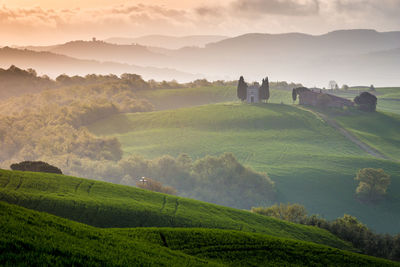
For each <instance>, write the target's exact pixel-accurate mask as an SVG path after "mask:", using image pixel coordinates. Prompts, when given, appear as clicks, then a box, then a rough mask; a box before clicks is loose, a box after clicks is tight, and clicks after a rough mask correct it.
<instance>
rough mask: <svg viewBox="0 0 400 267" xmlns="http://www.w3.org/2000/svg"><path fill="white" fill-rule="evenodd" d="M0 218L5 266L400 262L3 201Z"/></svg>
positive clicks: (242, 234) (272, 239) (0, 244)
mask: <svg viewBox="0 0 400 267" xmlns="http://www.w3.org/2000/svg"><path fill="white" fill-rule="evenodd" d="M0 216H1V218H2V220H1V221H0V230H1V231H0V249H1V251H2V253H1V254H0V264H1V265H4V266H18V265H19V266H24V265H25V266H26V265H52V266H65V265H74V266H99V265H107V266H127V265H129V266H133V265H136V266H138V265H140V266H155V265H156V266H277V265H280V266H282V265H285V266H286V265H290V266H310V265H313V266H340V265H348V264H351V265H352V266H399V264H397V263H395V262H391V261H387V260H383V259H378V258H373V257H369V256H364V255H360V254H355V253H351V252H348V251H343V250H339V249H334V248H331V247H327V246H322V245H317V244H314V243H310V242H302V241H295V240H290V239H284V238H276V237H271V236H267V235H261V234H254V233H245V232H239V231H228V230H216V229H214V230H211V229H181V228H175V229H171V228H136V229H101V228H95V227H91V226H87V225H84V224H81V223H77V222H73V221H70V220H66V219H62V218H59V217H56V216H53V215H49V214H47V213H43V212H36V211H32V210H28V209H25V208H22V207H19V206H15V205H9V204H6V203H4V202H1V201H0ZM43 229H46V230H43Z"/></svg>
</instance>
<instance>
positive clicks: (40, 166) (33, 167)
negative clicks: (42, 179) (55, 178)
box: [10, 161, 62, 174]
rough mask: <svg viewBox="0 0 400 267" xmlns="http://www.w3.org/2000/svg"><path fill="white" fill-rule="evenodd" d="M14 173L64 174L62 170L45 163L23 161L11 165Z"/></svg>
mask: <svg viewBox="0 0 400 267" xmlns="http://www.w3.org/2000/svg"><path fill="white" fill-rule="evenodd" d="M10 168H11V169H12V170H13V171H30V172H49V173H57V174H62V172H61V170H60V169H59V168H57V167H55V166H52V165H50V164H48V163H46V162H43V161H23V162H20V163H14V164H11V166H10Z"/></svg>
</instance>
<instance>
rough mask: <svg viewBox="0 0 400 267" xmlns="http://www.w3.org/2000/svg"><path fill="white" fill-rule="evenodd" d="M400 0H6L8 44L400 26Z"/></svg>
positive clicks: (3, 28)
mask: <svg viewBox="0 0 400 267" xmlns="http://www.w3.org/2000/svg"><path fill="white" fill-rule="evenodd" d="M399 14H400V0H219V1H210V0H184V1H178V0H170V1H166V0H146V1H144V0H131V1H122V0H112V1H110V0H79V1H78V0H68V1H67V0H37V1H33V0H0V45H2V46H4V45H29V44H31V45H47V44H57V43H62V42H66V41H71V40H88V39H91V38H92V37H96V38H98V39H106V38H109V37H137V36H143V35H149V34H165V35H174V36H184V35H202V34H208V35H210V34H212V35H226V36H237V35H241V34H245V33H249V32H261V33H285V32H302V33H309V34H323V33H326V32H329V31H333V30H338V29H355V28H362V29H376V30H378V31H397V30H400V18H399Z"/></svg>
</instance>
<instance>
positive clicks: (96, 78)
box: [0, 65, 236, 100]
mask: <svg viewBox="0 0 400 267" xmlns="http://www.w3.org/2000/svg"><path fill="white" fill-rule="evenodd" d="M95 84H97V85H102V84H114V85H118V86H129V87H131V88H134V89H135V90H149V89H179V88H197V87H208V86H236V81H227V82H226V81H222V80H220V81H213V82H209V81H207V80H206V79H199V80H195V81H192V82H189V83H178V82H177V81H175V80H172V81H161V82H158V81H155V80H149V81H145V80H143V79H142V77H141V76H140V75H137V74H129V73H125V74H122V75H121V76H117V75H114V74H109V75H97V74H88V75H86V76H78V75H75V76H68V75H66V74H62V75H59V76H58V77H57V78H56V79H51V78H49V77H48V76H47V75H42V76H38V75H37V73H36V71H35V70H34V69H27V70H23V69H20V68H18V67H16V66H14V65H12V66H11V67H10V68H8V69H1V68H0V100H5V99H7V98H11V97H18V96H21V95H24V94H29V93H39V92H41V91H43V90H46V89H58V88H61V87H70V86H88V85H95Z"/></svg>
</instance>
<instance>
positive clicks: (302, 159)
mask: <svg viewBox="0 0 400 267" xmlns="http://www.w3.org/2000/svg"><path fill="white" fill-rule="evenodd" d="M281 97H282V99H283V98H284V97H285V96H284V95H281ZM287 101H288V100H287ZM89 129H90V131H92V132H93V133H95V134H97V135H107V136H115V137H117V138H118V139H119V140H120V142H121V143H122V148H123V150H124V152H125V155H130V154H141V155H144V156H146V157H148V158H154V157H157V156H161V155H164V154H170V155H173V156H177V155H178V154H180V153H188V154H189V155H191V156H192V157H194V158H199V157H202V156H205V155H207V154H209V155H219V154H221V153H223V152H232V153H234V155H235V156H236V157H237V158H238V159H239V161H240V162H241V163H244V164H246V165H248V166H251V167H253V168H254V169H256V170H258V171H265V172H267V173H268V174H269V176H270V177H271V178H272V180H273V181H275V182H276V187H277V189H278V195H279V196H278V201H279V202H292V203H293V202H296V203H300V204H303V205H305V207H306V208H307V210H308V211H309V212H310V213H318V214H321V215H322V216H324V217H326V218H327V219H334V218H336V217H339V216H343V214H344V213H346V214H351V215H353V216H356V217H357V218H359V219H360V220H361V221H362V222H364V223H366V224H367V225H368V226H369V227H371V228H372V229H374V230H376V231H378V232H390V233H397V232H398V231H399V229H398V225H400V214H399V213H398V211H399V210H400V164H399V163H396V162H393V161H387V160H378V159H375V158H373V157H372V156H370V155H368V154H367V153H366V152H364V151H363V150H361V149H360V148H359V147H358V146H357V145H355V144H354V143H353V142H351V141H349V140H347V139H346V138H345V137H344V136H342V135H341V134H340V133H339V132H338V131H336V130H335V129H333V128H332V127H330V126H328V125H327V124H326V123H325V122H324V121H323V120H322V119H320V118H319V117H318V116H316V115H315V114H313V113H312V112H309V111H307V110H303V109H299V108H297V107H296V106H292V105H281V104H269V105H261V104H260V105H248V104H240V103H236V102H232V103H221V104H213V105H205V106H198V107H192V108H182V109H176V110H167V111H159V112H150V113H140V114H120V115H117V116H113V117H110V118H107V119H105V120H102V121H99V122H97V123H95V124H93V125H91V126H89ZM395 140H396V137H394V138H393V140H388V145H385V146H390V142H392V141H395ZM392 146H394V147H396V146H397V147H398V144H397V143H396V142H394V143H392ZM395 149H398V148H395ZM366 167H372V168H378V167H379V168H383V169H384V170H385V171H386V172H388V173H389V174H391V175H392V184H391V186H390V188H389V190H388V197H387V198H386V200H385V201H383V202H381V203H380V204H378V205H374V206H366V205H363V204H361V203H359V202H358V201H357V200H356V199H355V196H354V192H355V188H356V186H357V184H356V182H355V181H354V180H353V178H354V176H355V174H356V172H357V171H358V169H360V168H366Z"/></svg>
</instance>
